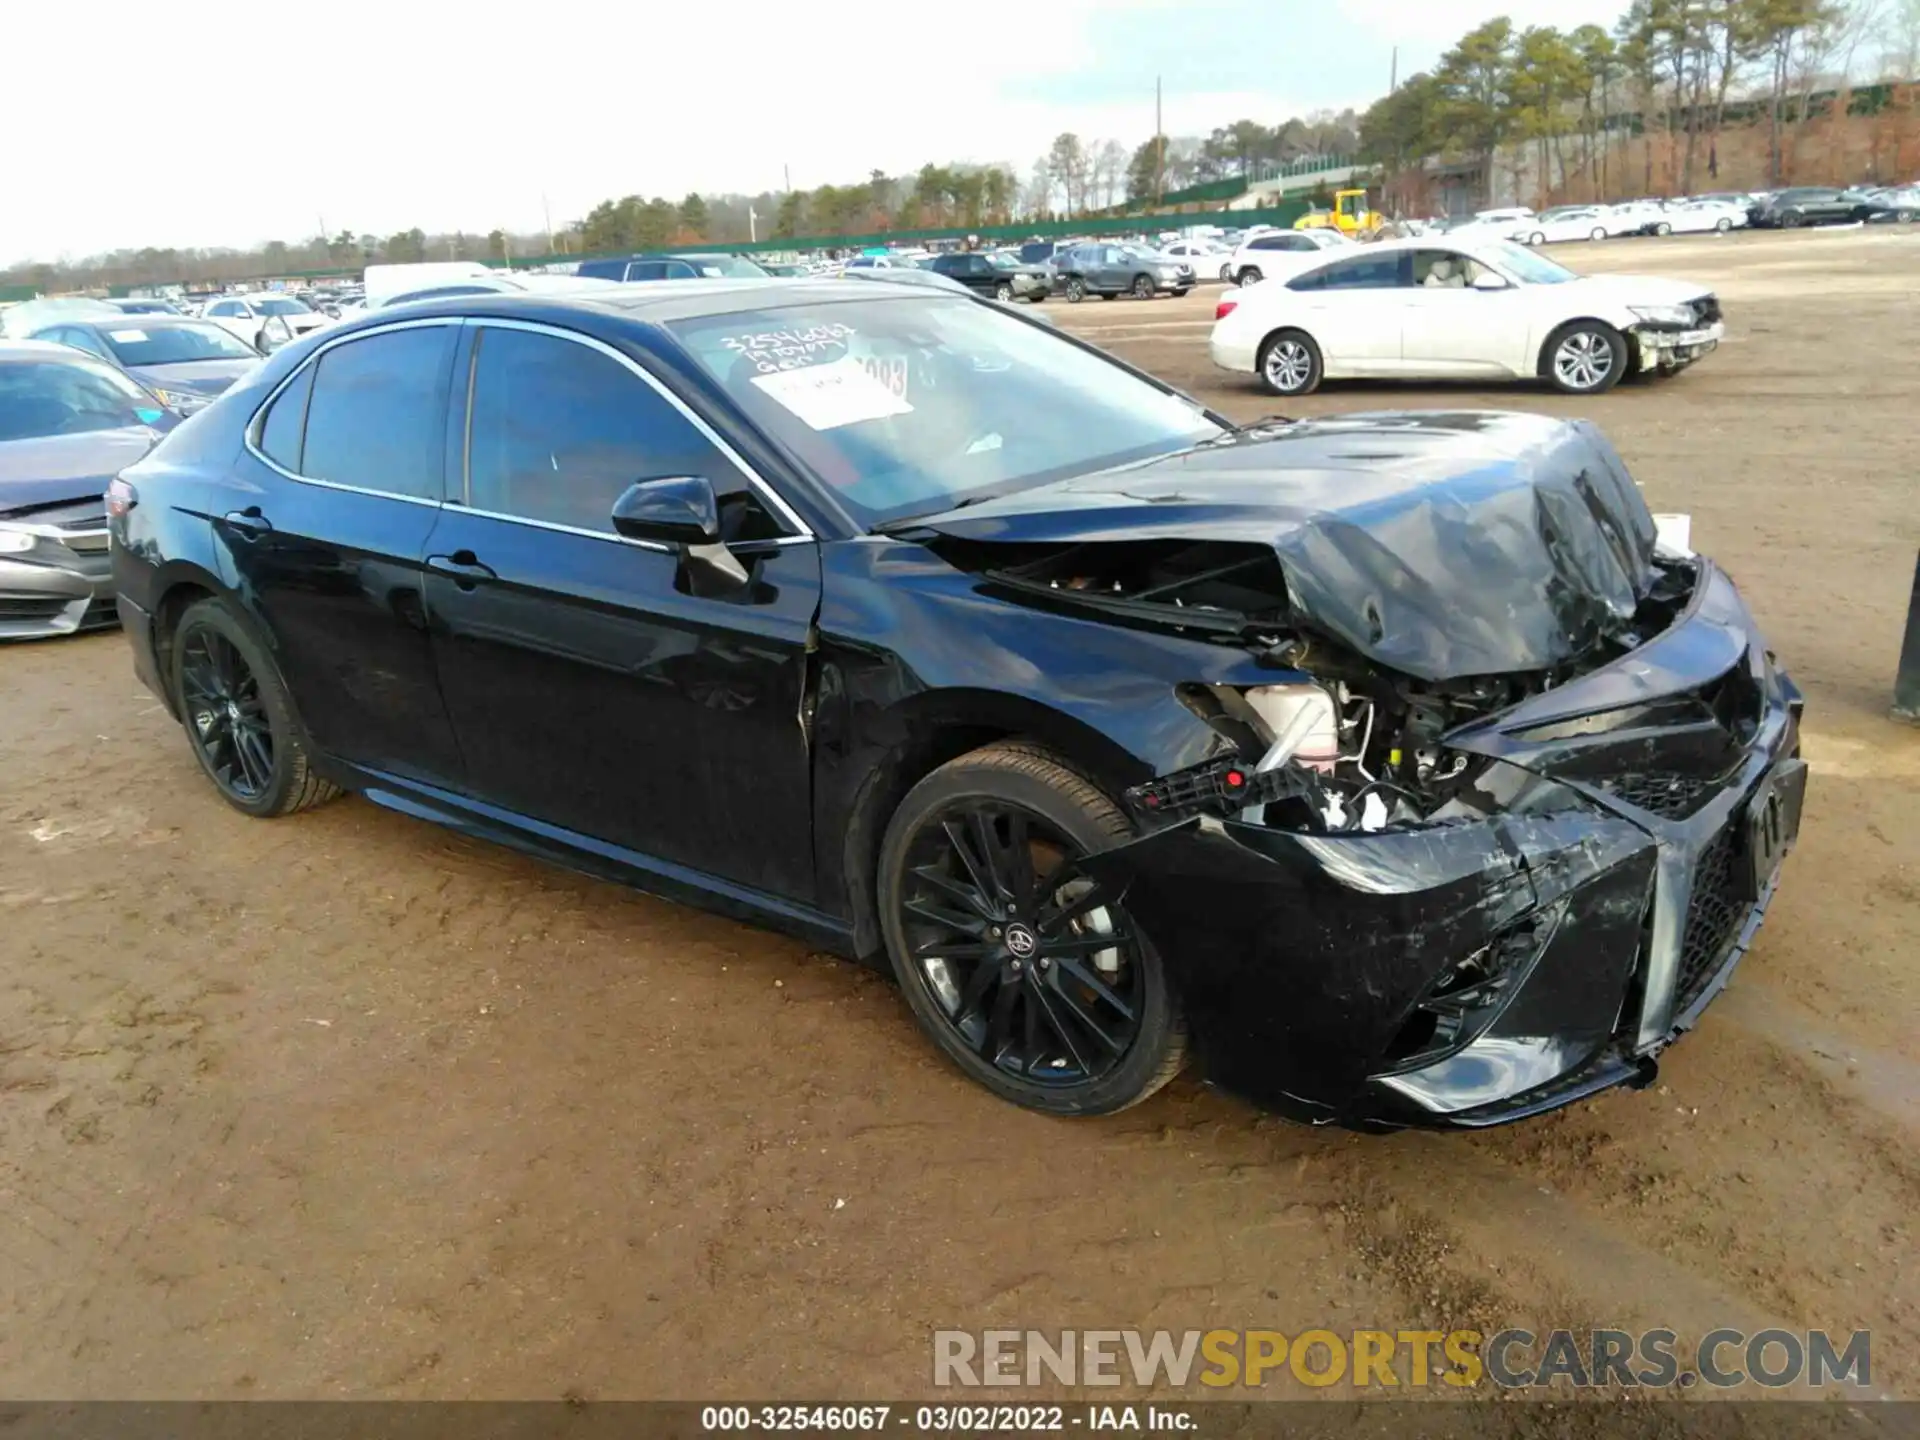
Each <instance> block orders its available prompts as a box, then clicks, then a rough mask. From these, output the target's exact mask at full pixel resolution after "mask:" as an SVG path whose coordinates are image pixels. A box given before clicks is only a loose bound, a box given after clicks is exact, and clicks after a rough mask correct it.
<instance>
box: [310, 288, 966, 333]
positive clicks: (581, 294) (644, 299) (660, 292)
mask: <svg viewBox="0 0 1920 1440" xmlns="http://www.w3.org/2000/svg"><path fill="white" fill-rule="evenodd" d="M934 289H935V287H933V286H925V287H923V286H919V285H875V284H872V283H871V282H869V281H865V280H829V279H825V278H814V277H810V276H798V275H794V276H786V275H775V276H768V277H766V278H761V277H759V276H751V277H743V278H738V279H733V278H720V279H697V280H676V281H675V282H674V283H673V284H671V285H619V286H609V287H608V288H607V289H606V290H598V289H594V290H587V289H581V290H569V291H566V292H564V293H557V292H554V291H544V292H541V293H538V294H534V293H525V292H521V293H516V292H512V291H503V292H498V293H492V294H486V295H461V296H456V297H453V298H450V299H446V300H422V301H418V302H416V303H414V304H413V305H410V306H409V307H408V314H409V315H410V316H414V317H424V316H429V315H435V314H452V315H458V314H473V315H500V316H514V315H525V314H528V313H530V312H534V311H538V312H541V313H544V314H547V315H552V314H555V313H556V312H565V311H575V312H584V313H588V314H596V315H602V316H607V317H610V318H613V319H623V320H634V321H640V322H643V323H651V324H667V323H670V322H672V321H675V320H690V319H697V318H699V317H701V316H706V315H731V314H736V313H739V312H742V311H748V310H761V309H770V308H779V307H782V306H789V305H817V304H839V303H843V302H846V301H851V300H860V301H867V302H874V301H879V302H882V303H885V302H888V301H896V302H910V301H912V300H914V299H915V298H916V297H918V298H920V299H922V300H925V299H929V298H932V299H938V298H940V297H939V296H938V295H937V294H930V292H932V291H934ZM951 298H954V299H959V298H961V297H960V296H958V295H955V296H953V297H951ZM392 319H393V317H392V316H391V315H390V314H388V313H387V312H385V311H380V310H376V311H373V312H371V313H370V314H369V315H368V316H367V319H366V321H365V322H362V321H360V320H358V319H356V320H355V321H354V322H353V326H352V328H353V329H356V330H357V329H360V328H362V326H363V323H364V328H366V329H370V330H371V329H377V328H379V326H380V325H382V324H388V323H391V322H392ZM325 333H326V334H327V335H329V336H333V335H339V334H342V333H344V331H343V330H342V329H341V327H338V326H336V327H333V328H330V329H328V330H327V331H326V332H325Z"/></svg>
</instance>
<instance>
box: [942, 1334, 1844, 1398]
mask: <svg viewBox="0 0 1920 1440" xmlns="http://www.w3.org/2000/svg"><path fill="white" fill-rule="evenodd" d="M1872 1380H1873V1358H1872V1336H1871V1334H1870V1333H1869V1332H1868V1331H1865V1330H1856V1331H1853V1332H1851V1333H1850V1334H1847V1335H1844V1336H1841V1337H1838V1338H1836V1337H1833V1336H1830V1335H1829V1334H1828V1333H1827V1332H1826V1331H1824V1330H1809V1331H1805V1332H1799V1331H1792V1330H1758V1331H1754V1332H1752V1333H1751V1334H1749V1333H1748V1332H1746V1331H1742V1330H1730V1329H1729V1330H1711V1331H1708V1332H1707V1333H1706V1334H1704V1335H1701V1336H1700V1337H1699V1338H1698V1340H1697V1342H1695V1343H1692V1344H1684V1343H1683V1342H1682V1339H1681V1337H1680V1336H1679V1335H1678V1334H1677V1333H1676V1332H1675V1331H1672V1330H1644V1331H1638V1332H1634V1331H1628V1330H1588V1331H1574V1330H1553V1331H1549V1332H1547V1333H1545V1334H1539V1335H1536V1334H1535V1333H1533V1332H1532V1331H1529V1330H1519V1329H1512V1330H1499V1331H1495V1332H1494V1333H1493V1334H1491V1335H1488V1334H1483V1333H1482V1332H1481V1331H1478V1330H1352V1331H1346V1332H1336V1331H1332V1330H1303V1331H1300V1332H1298V1333H1296V1334H1292V1335H1289V1334H1287V1333H1286V1332H1285V1331H1281V1330H1184V1331H1173V1330H1151V1331H1143V1330H1078V1331H1076V1330H1058V1331H1042V1330H981V1331H972V1330H937V1331H935V1332H934V1335H933V1383H934V1384H935V1385H936V1386H940V1387H943V1388H944V1387H959V1388H975V1387H985V1386H1018V1385H1033V1386H1038V1385H1068V1386H1107V1385H1116V1386H1117V1385H1131V1386H1132V1387H1134V1388H1135V1389H1139V1390H1151V1389H1158V1388H1167V1389H1176V1390H1177V1389H1182V1388H1184V1387H1186V1386H1187V1385H1189V1384H1191V1383H1198V1384H1201V1385H1204V1386H1208V1387H1209V1388H1212V1389H1225V1388H1228V1387H1241V1388H1249V1389H1259V1388H1262V1387H1268V1386H1273V1385H1287V1384H1298V1385H1305V1386H1309V1387H1313V1388H1324V1387H1326V1386H1330V1385H1341V1384H1346V1385H1351V1386H1353V1387H1354V1388H1356V1389H1375V1390H1387V1391H1393V1390H1417V1389H1423V1388H1426V1387H1429V1386H1451V1387H1454V1388H1456V1389H1470V1388H1474V1387H1479V1386H1487V1385H1493V1386H1498V1387H1500V1388H1502V1389H1510V1390H1512V1389H1528V1388H1537V1387H1546V1386H1553V1387H1559V1386H1572V1387H1575V1388H1582V1389H1584V1388H1590V1387H1605V1386H1624V1387H1629V1388H1667V1387H1678V1388H1681V1389H1686V1388H1691V1387H1693V1386H1696V1385H1701V1384H1705V1385H1708V1386H1711V1387H1713V1388H1715V1389H1722V1390H1726V1389H1733V1388H1736V1387H1739V1386H1746V1385H1752V1386H1759V1387H1761V1388H1764V1389H1779V1388H1781V1387H1783V1386H1788V1385H1811V1386H1816V1387H1821V1386H1828V1385H1849V1386H1861V1387H1864V1386H1867V1385H1870V1384H1871V1383H1872Z"/></svg>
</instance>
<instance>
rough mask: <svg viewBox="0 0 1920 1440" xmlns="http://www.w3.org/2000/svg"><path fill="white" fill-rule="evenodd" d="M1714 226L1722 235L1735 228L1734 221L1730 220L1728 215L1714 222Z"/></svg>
mask: <svg viewBox="0 0 1920 1440" xmlns="http://www.w3.org/2000/svg"><path fill="white" fill-rule="evenodd" d="M1713 228H1714V229H1716V230H1718V231H1719V232H1720V233H1721V234H1722V235H1724V234H1726V233H1727V232H1728V231H1729V230H1731V229H1733V221H1731V220H1729V219H1728V218H1727V217H1726V216H1724V215H1722V216H1721V217H1720V218H1719V219H1718V220H1716V221H1714V222H1713Z"/></svg>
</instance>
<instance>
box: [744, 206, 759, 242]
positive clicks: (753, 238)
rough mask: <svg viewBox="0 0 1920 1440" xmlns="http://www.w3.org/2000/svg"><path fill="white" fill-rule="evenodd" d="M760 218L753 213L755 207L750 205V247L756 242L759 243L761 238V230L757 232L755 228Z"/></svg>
mask: <svg viewBox="0 0 1920 1440" xmlns="http://www.w3.org/2000/svg"><path fill="white" fill-rule="evenodd" d="M759 218H760V217H759V216H758V215H756V214H754V213H753V206H752V205H748V206H747V243H748V244H749V245H751V244H753V243H754V242H755V241H757V240H758V239H759V238H760V232H759V230H757V229H756V228H755V227H754V222H755V221H757V220H758V219H759Z"/></svg>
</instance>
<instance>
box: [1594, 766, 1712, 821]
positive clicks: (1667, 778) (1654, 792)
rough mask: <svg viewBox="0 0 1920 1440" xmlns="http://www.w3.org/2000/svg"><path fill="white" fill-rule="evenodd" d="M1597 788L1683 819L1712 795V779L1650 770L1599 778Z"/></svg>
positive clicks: (1668, 816)
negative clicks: (1648, 771)
mask: <svg viewBox="0 0 1920 1440" xmlns="http://www.w3.org/2000/svg"><path fill="white" fill-rule="evenodd" d="M1599 784H1600V788H1601V789H1602V790H1605V791H1606V792H1607V793H1608V794H1609V795H1611V796H1613V797H1614V798H1615V799H1617V800H1624V801H1625V802H1626V803H1627V804H1629V805H1634V806H1637V807H1639V808H1640V809H1642V810H1644V811H1646V812H1647V813H1648V814H1649V815H1658V816H1659V817H1660V818H1661V819H1662V820H1684V819H1686V818H1687V816H1689V815H1691V814H1693V812H1694V811H1696V810H1698V809H1699V808H1700V807H1701V806H1702V805H1704V804H1706V803H1707V801H1708V800H1709V799H1711V798H1712V797H1713V793H1714V788H1715V787H1714V782H1713V781H1711V780H1703V779H1701V778H1700V777H1699V776H1697V775H1680V774H1676V773H1673V772H1667V771H1657V770H1656V771H1653V772H1651V773H1648V774H1644V775H1626V776H1620V777H1616V778H1611V779H1607V780H1602V781H1600V782H1599Z"/></svg>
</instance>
